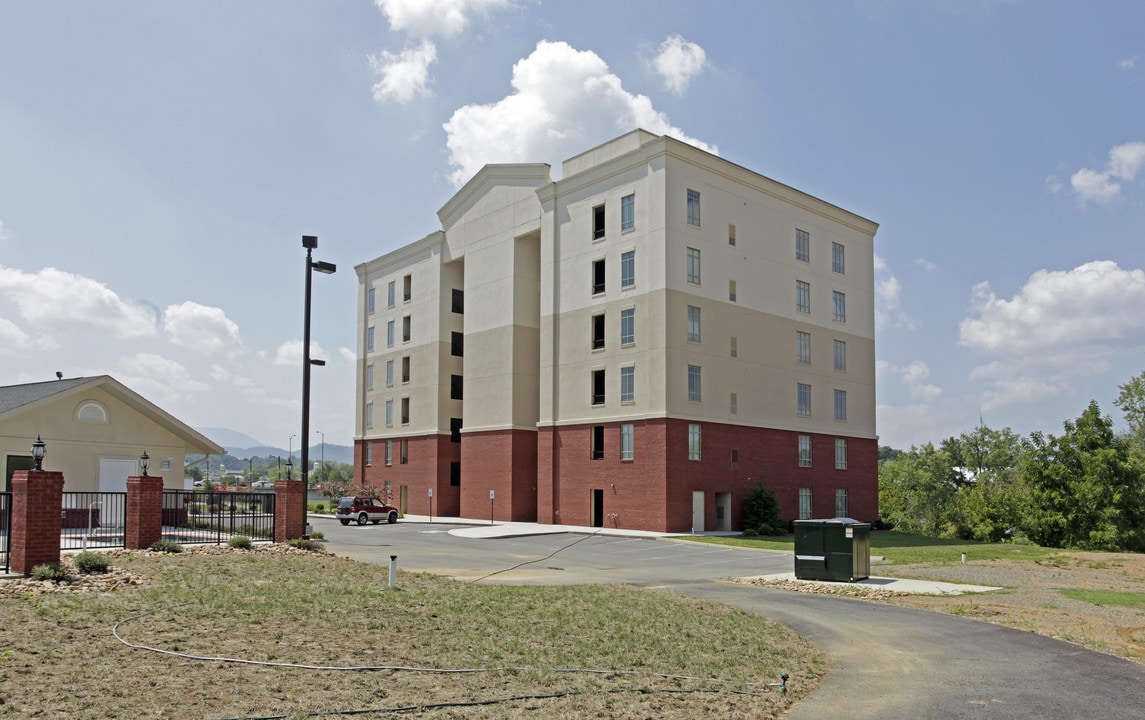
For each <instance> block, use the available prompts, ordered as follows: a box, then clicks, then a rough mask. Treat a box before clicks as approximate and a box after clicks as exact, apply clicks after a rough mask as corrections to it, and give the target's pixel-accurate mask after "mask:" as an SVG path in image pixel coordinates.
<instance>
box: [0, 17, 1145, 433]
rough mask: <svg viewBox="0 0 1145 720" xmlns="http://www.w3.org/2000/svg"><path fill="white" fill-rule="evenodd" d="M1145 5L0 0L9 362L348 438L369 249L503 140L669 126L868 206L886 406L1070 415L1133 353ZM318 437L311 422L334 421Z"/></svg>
mask: <svg viewBox="0 0 1145 720" xmlns="http://www.w3.org/2000/svg"><path fill="white" fill-rule="evenodd" d="M1143 28H1145V4H1143V3H1140V2H1114V1H1109V2H1102V3H1081V2H1075V3H1065V2H1052V1H1038V2H1033V1H1030V2H1022V1H1021V0H1005V1H1003V0H997V1H994V0H977V1H973V0H967V1H965V2H961V1H960V2H905V1H903V2H898V1H895V0H863V1H857V2H798V3H797V2H783V3H780V2H718V1H713V2H708V3H696V2H672V1H665V0H653V1H648V2H645V1H642V0H632V1H627V2H615V0H613V1H610V2H597V1H595V0H584V1H580V2H575V3H573V2H555V1H550V2H537V1H536V0H423V1H421V2H416V1H415V0H377V1H376V2H370V1H369V0H356V1H350V0H343V1H341V2H324V1H320V0H309V1H302V0H274V1H273V2H272V1H271V0H249V1H246V2H232V1H230V0H196V1H194V2H192V1H191V0H185V1H178V0H170V1H164V2H144V1H143V0H137V1H135V2H126V1H115V0H111V1H108V2H101V3H91V2H80V1H75V2H63V1H56V0H44V1H42V2H36V3H18V2H9V3H3V4H0V383H3V384H9V383H18V382H29V381H35V380H46V379H51V378H53V377H54V372H55V371H56V370H60V371H62V372H63V373H65V375H67V376H70V377H74V376H77V375H89V374H97V373H109V374H112V375H114V376H115V377H116V378H118V379H120V380H121V381H123V382H125V383H126V384H128V385H129V386H130V387H132V388H134V389H135V390H136V391H138V392H140V393H141V394H143V395H144V396H145V397H147V398H149V399H151V400H152V401H154V402H156V403H157V404H159V405H160V406H162V407H163V408H165V409H167V410H168V411H170V412H172V413H173V414H175V415H176V416H178V417H180V418H181V419H183V420H184V421H186V422H188V423H189V424H191V425H193V426H196V427H204V426H206V427H228V428H232V429H234V430H237V431H240V432H243V433H246V434H248V435H250V436H252V437H254V438H257V439H258V440H259V441H261V442H265V443H268V444H271V445H278V446H286V445H287V444H288V443H290V444H292V446H293V447H294V448H298V447H299V446H300V442H301V441H300V440H299V439H298V438H297V437H295V438H293V439H291V436H292V435H294V434H296V433H297V432H299V427H300V424H301V423H300V410H299V408H300V402H299V396H300V391H301V360H300V358H301V335H302V281H303V273H304V257H305V255H304V251H303V250H302V248H301V239H300V238H301V236H302V235H304V234H315V235H318V236H319V243H320V244H319V248H318V250H317V251H316V257H317V258H318V259H322V260H326V261H329V262H334V263H337V265H338V272H337V274H335V275H333V276H324V275H318V276H315V278H314V320H315V329H314V336H313V340H314V342H315V343H316V346H317V347H316V348H315V351H314V354H315V356H316V357H324V358H326V359H327V360H328V363H329V364H328V365H327V366H326V367H324V368H316V369H315V370H314V376H313V397H314V400H313V408H312V416H311V428H312V429H314V430H319V431H322V432H323V433H324V434H325V438H326V441H327V442H331V443H338V444H350V442H351V440H352V437H353V431H354V429H353V402H354V372H353V367H354V364H353V356H354V348H355V322H356V317H355V291H356V278H355V275H354V271H353V267H354V265H356V264H358V263H362V262H365V261H367V260H369V259H371V258H374V257H376V256H378V255H381V254H383V253H386V252H388V251H390V250H392V249H394V248H396V247H399V246H401V245H404V244H406V243H409V242H412V241H414V240H417V239H420V238H421V237H424V236H425V235H426V234H427V233H429V232H432V231H434V230H436V229H438V228H439V225H438V223H437V217H436V211H437V210H438V209H439V208H440V207H441V206H442V205H443V204H444V203H445V202H446V201H447V200H448V199H449V197H450V196H451V195H452V194H453V193H454V191H455V190H456V188H457V186H458V184H459V183H460V182H463V181H464V180H465V179H466V178H468V177H469V176H470V175H471V174H472V173H473V172H474V171H475V170H476V169H477V168H479V167H480V166H481V165H482V164H483V163H486V162H548V163H550V164H552V165H553V167H554V175H558V174H559V167H560V162H561V161H562V160H564V159H565V158H567V157H570V156H572V155H575V154H577V153H579V152H581V151H583V150H586V149H588V148H590V147H593V146H595V145H597V144H599V143H601V142H603V141H605V140H608V139H610V138H612V137H614V136H617V135H620V134H622V133H624V132H627V131H628V130H631V129H632V128H634V127H637V126H640V127H644V128H645V129H647V130H650V131H653V132H657V133H666V134H671V135H674V136H676V137H679V138H681V139H685V140H688V141H691V142H695V143H697V144H700V145H701V146H704V147H707V148H709V149H712V150H713V151H715V152H718V154H720V155H721V156H722V157H725V158H727V159H729V160H731V161H733V162H735V163H737V164H740V165H743V166H745V167H747V168H750V169H752V170H755V171H756V172H759V173H761V174H763V175H766V176H768V177H771V178H774V179H776V180H778V181H780V182H783V183H787V184H789V185H792V186H794V187H796V188H799V189H800V190H803V191H805V192H808V193H811V194H813V195H816V196H818V197H821V198H823V199H825V200H827V201H829V202H832V203H834V204H836V205H839V206H841V207H844V208H846V209H848V210H851V211H852V212H855V213H858V214H860V215H863V216H864V217H868V218H870V219H872V220H875V221H876V222H878V223H880V226H881V227H880V230H879V233H878V235H877V236H876V241H875V248H876V256H877V273H876V278H875V280H876V289H877V291H878V303H877V321H878V322H877V326H878V329H877V349H876V354H877V359H878V363H879V375H878V382H879V385H878V403H879V407H878V431H879V434H880V437H881V442H882V443H883V444H889V445H892V446H895V447H901V448H906V447H909V446H910V445H911V444H921V443H924V442H927V441H935V442H937V441H939V440H941V439H942V438H944V437H947V436H949V435H955V434H958V433H961V432H965V431H968V430H970V429H972V428H973V427H974V426H975V425H977V423H978V422H979V417H981V418H982V420H983V421H985V422H986V424H987V425H990V426H992V427H998V428H1000V427H1010V428H1012V429H1013V430H1015V431H1016V432H1019V433H1021V434H1026V433H1029V432H1031V431H1034V430H1043V431H1049V432H1057V431H1059V430H1060V428H1061V423H1062V421H1064V420H1066V419H1071V418H1075V417H1077V416H1078V415H1079V414H1080V413H1081V411H1082V410H1083V409H1084V408H1085V406H1086V404H1087V403H1088V401H1089V400H1090V399H1095V400H1097V401H1098V402H1099V403H1100V404H1101V406H1102V408H1103V410H1104V411H1105V412H1107V413H1109V414H1111V415H1113V416H1114V417H1115V418H1117V419H1118V420H1120V413H1119V412H1118V409H1117V408H1116V407H1115V406H1114V405H1113V399H1114V398H1115V397H1116V396H1117V392H1118V390H1117V386H1118V385H1119V384H1122V383H1124V382H1126V381H1127V380H1129V379H1130V378H1131V377H1133V376H1134V375H1136V374H1138V373H1140V372H1141V371H1142V370H1145V352H1143V351H1145V310H1143V308H1145V270H1143V269H1142V268H1143V267H1145V253H1143V251H1142V240H1143V239H1145V33H1143V32H1142V29H1143ZM311 440H312V442H315V443H316V442H318V440H319V435H318V434H317V433H314V437H312V438H311Z"/></svg>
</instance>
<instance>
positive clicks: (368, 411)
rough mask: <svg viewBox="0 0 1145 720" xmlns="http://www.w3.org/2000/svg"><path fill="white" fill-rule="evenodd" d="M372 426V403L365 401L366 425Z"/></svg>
mask: <svg viewBox="0 0 1145 720" xmlns="http://www.w3.org/2000/svg"><path fill="white" fill-rule="evenodd" d="M373 426H374V404H373V403H366V427H368V428H372V427H373Z"/></svg>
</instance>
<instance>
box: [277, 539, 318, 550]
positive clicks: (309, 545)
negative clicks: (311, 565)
mask: <svg viewBox="0 0 1145 720" xmlns="http://www.w3.org/2000/svg"><path fill="white" fill-rule="evenodd" d="M286 544H287V545H289V546H290V547H294V548H298V549H299V550H310V551H314V550H321V549H322V546H321V545H319V544H318V543H317V542H316V541H314V540H307V539H306V538H294V539H293V540H287V541H286Z"/></svg>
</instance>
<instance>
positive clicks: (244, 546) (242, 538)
mask: <svg viewBox="0 0 1145 720" xmlns="http://www.w3.org/2000/svg"><path fill="white" fill-rule="evenodd" d="M227 545H229V546H231V547H233V548H239V549H240V550H250V538H248V537H247V536H246V535H235V536H234V537H233V538H231V539H230V540H227Z"/></svg>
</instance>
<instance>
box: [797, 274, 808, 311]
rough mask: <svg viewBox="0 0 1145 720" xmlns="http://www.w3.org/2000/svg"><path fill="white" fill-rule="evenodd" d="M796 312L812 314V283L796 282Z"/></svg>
mask: <svg viewBox="0 0 1145 720" xmlns="http://www.w3.org/2000/svg"><path fill="white" fill-rule="evenodd" d="M795 310H796V312H801V313H809V312H811V283H809V282H805V281H803V280H796V281H795Z"/></svg>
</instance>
